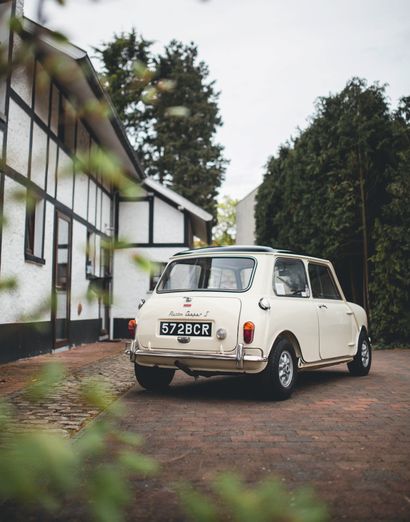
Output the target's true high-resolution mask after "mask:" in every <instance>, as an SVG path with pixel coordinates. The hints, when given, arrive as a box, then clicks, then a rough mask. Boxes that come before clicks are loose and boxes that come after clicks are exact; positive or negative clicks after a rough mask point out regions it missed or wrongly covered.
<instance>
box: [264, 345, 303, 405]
mask: <svg viewBox="0 0 410 522" xmlns="http://www.w3.org/2000/svg"><path fill="white" fill-rule="evenodd" d="M259 378H260V383H261V386H262V391H263V393H264V396H265V397H266V398H268V399H276V400H279V401H283V400H285V399H288V398H289V397H290V396H291V395H292V392H293V390H294V388H295V385H296V378H297V363H296V357H295V352H294V350H293V346H292V344H291V343H290V342H289V341H288V340H287V339H279V341H277V342H276V343H275V345H274V347H273V348H272V350H271V353H270V355H269V359H268V365H267V366H266V368H265V369H264V370H263V372H262V373H261V374H260V377H259Z"/></svg>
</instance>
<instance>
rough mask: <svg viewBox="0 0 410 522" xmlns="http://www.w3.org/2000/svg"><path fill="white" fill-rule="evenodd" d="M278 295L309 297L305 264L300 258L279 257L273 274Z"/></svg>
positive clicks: (274, 286)
mask: <svg viewBox="0 0 410 522" xmlns="http://www.w3.org/2000/svg"><path fill="white" fill-rule="evenodd" d="M273 288H274V290H275V293H276V295H279V296H288V297H309V287H308V284H307V279H306V271H305V266H304V264H303V262H302V261H300V259H285V258H278V259H277V260H276V262H275V269H274V274H273Z"/></svg>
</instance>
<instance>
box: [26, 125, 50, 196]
mask: <svg viewBox="0 0 410 522" xmlns="http://www.w3.org/2000/svg"><path fill="white" fill-rule="evenodd" d="M46 161H47V135H46V133H45V132H43V131H42V130H41V128H40V127H39V126H38V125H37V123H34V126H33V149H32V153H31V173H30V178H31V181H33V182H34V183H35V184H36V185H38V186H39V187H41V188H42V189H45V186H46Z"/></svg>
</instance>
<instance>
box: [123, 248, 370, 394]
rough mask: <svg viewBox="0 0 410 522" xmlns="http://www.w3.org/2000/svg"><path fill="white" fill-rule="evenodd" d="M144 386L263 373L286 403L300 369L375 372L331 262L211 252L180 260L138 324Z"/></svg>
mask: <svg viewBox="0 0 410 522" xmlns="http://www.w3.org/2000/svg"><path fill="white" fill-rule="evenodd" d="M129 328H130V330H131V331H132V333H133V334H134V336H133V337H134V340H133V341H132V342H131V344H130V347H129V354H130V359H131V361H132V362H133V363H134V364H135V375H136V378H137V381H138V382H139V383H140V385H141V386H143V387H144V388H146V389H163V388H166V387H167V386H168V385H169V384H170V382H171V381H172V378H173V376H174V373H175V370H177V369H180V370H182V371H184V372H185V373H187V374H188V375H191V376H193V377H197V376H200V375H202V376H207V377H208V376H210V375H220V374H232V373H246V374H257V382H258V386H259V387H260V389H261V391H262V392H263V394H264V395H265V396H266V397H268V398H276V399H286V398H288V397H289V396H290V395H291V393H292V391H293V389H294V387H295V383H296V377H297V373H298V371H302V370H305V369H312V368H320V367H324V366H330V365H333V364H339V363H347V365H348V368H349V370H350V373H351V374H353V375H367V374H368V373H369V370H370V365H371V359H372V352H371V345H370V341H369V337H368V333H367V332H368V330H367V317H366V312H365V311H364V310H363V308H361V307H360V306H358V305H356V304H353V303H349V302H347V301H346V299H345V297H344V295H343V291H342V289H341V287H340V284H339V282H338V280H337V277H336V274H335V271H334V269H333V266H332V264H331V263H330V262H329V261H326V260H323V259H317V258H312V257H309V256H305V255H296V254H294V253H291V252H289V251H283V250H282V251H280V250H274V249H272V248H270V247H263V246H253V247H241V246H233V247H209V248H203V249H195V250H187V251H184V252H180V253H178V254H176V255H174V256H173V257H172V258H171V259H170V262H169V263H168V265H167V267H166V268H165V270H164V272H163V274H162V276H161V278H160V280H159V282H158V284H157V286H156V288H155V290H154V292H153V295H152V297H151V298H150V299H149V300H148V301H147V302H146V303H143V304H140V309H139V311H138V314H137V317H136V319H135V321H134V320H132V321H130V325H129Z"/></svg>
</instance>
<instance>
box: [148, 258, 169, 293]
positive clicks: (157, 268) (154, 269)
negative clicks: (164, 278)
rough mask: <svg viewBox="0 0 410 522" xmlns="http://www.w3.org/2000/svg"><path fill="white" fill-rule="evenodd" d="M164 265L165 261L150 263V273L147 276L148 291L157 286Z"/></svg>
mask: <svg viewBox="0 0 410 522" xmlns="http://www.w3.org/2000/svg"><path fill="white" fill-rule="evenodd" d="M166 266H167V264H166V263H151V274H150V278H149V290H150V292H152V291H153V290H154V288H155V287H156V286H157V283H158V281H159V278H160V277H161V274H162V272H163V271H164V268H165V267H166Z"/></svg>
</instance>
